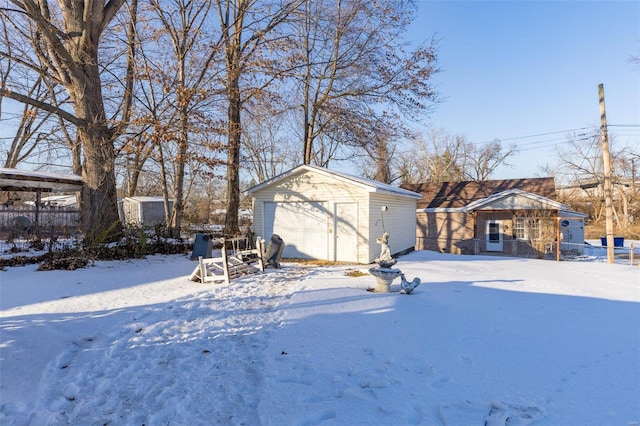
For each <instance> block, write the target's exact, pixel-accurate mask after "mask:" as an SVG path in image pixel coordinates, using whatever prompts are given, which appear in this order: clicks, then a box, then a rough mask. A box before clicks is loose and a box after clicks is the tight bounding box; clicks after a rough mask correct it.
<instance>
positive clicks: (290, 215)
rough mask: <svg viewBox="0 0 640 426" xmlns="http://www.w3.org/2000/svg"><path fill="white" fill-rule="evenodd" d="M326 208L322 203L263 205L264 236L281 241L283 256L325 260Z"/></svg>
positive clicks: (326, 237) (326, 254)
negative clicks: (282, 242)
mask: <svg viewBox="0 0 640 426" xmlns="http://www.w3.org/2000/svg"><path fill="white" fill-rule="evenodd" d="M327 223H328V221H327V207H326V203H324V202H319V201H316V202H291V203H264V234H265V239H267V241H268V240H269V238H270V237H271V234H278V235H280V237H281V238H282V239H283V240H284V243H285V248H284V252H283V253H282V256H283V257H296V258H303V259H327V256H328V253H327V239H328V235H327V226H328V225H327Z"/></svg>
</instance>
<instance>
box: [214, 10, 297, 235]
mask: <svg viewBox="0 0 640 426" xmlns="http://www.w3.org/2000/svg"><path fill="white" fill-rule="evenodd" d="M298 2H299V0H293V1H285V2H277V1H276V2H271V3H270V2H268V1H262V2H261V1H258V0H216V7H217V10H218V19H219V25H220V30H221V32H222V45H223V47H224V52H225V61H224V70H225V76H226V78H225V81H224V87H225V93H226V100H227V103H228V108H227V128H228V142H227V217H226V220H225V231H224V232H225V233H226V234H228V235H234V234H237V233H238V232H239V227H238V209H239V208H240V153H241V143H242V123H241V115H242V111H243V108H244V107H245V105H246V103H247V102H248V101H249V100H250V99H251V98H252V97H254V96H256V95H257V94H259V93H260V92H261V91H262V90H263V89H264V87H265V85H266V84H268V83H265V82H264V81H263V82H260V81H259V80H260V76H261V75H262V76H265V75H268V74H269V73H270V72H271V71H272V69H271V67H272V66H271V61H269V58H270V56H269V55H270V54H272V53H270V48H274V47H275V46H276V45H279V46H282V45H283V44H282V43H281V42H282V37H281V36H280V35H279V34H277V33H276V29H278V27H279V26H280V25H282V24H283V23H284V22H285V20H286V19H287V18H288V17H289V15H290V14H291V12H292V11H293V10H295V8H296V7H297V4H298ZM273 78H274V77H273V74H272V75H271V76H270V77H267V78H266V80H267V82H268V81H269V80H271V79H273Z"/></svg>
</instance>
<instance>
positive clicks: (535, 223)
mask: <svg viewBox="0 0 640 426" xmlns="http://www.w3.org/2000/svg"><path fill="white" fill-rule="evenodd" d="M515 233H516V238H517V239H519V240H538V239H539V238H540V219H531V218H527V217H519V218H517V219H516V226H515Z"/></svg>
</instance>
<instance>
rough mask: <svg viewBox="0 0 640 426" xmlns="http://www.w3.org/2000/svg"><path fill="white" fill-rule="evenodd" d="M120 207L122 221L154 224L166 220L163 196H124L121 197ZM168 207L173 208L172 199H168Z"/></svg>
mask: <svg viewBox="0 0 640 426" xmlns="http://www.w3.org/2000/svg"><path fill="white" fill-rule="evenodd" d="M121 208H122V210H121V211H120V216H121V219H122V220H123V222H124V223H128V224H136V225H143V226H155V225H161V224H163V223H165V221H166V220H165V217H166V216H165V209H164V198H163V197H126V198H123V199H122V206H121ZM168 208H169V210H171V209H172V208H173V200H169V207H168Z"/></svg>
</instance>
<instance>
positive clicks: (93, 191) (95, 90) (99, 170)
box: [69, 45, 121, 244]
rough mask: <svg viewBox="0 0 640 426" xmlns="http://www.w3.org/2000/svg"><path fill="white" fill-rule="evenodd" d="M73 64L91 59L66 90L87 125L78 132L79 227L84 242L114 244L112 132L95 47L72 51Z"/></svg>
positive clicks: (116, 223)
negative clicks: (81, 185)
mask: <svg viewBox="0 0 640 426" xmlns="http://www.w3.org/2000/svg"><path fill="white" fill-rule="evenodd" d="M73 53H74V54H75V55H77V56H78V57H77V58H76V61H75V62H76V63H81V59H84V60H85V61H86V58H81V55H87V56H88V57H90V58H93V60H92V61H88V62H89V63H88V64H87V63H85V64H83V65H84V66H83V67H82V68H83V72H82V73H79V74H74V77H77V76H78V75H81V76H82V77H83V78H82V80H78V81H74V82H73V85H72V86H71V87H70V88H69V91H70V95H71V99H72V101H73V105H74V109H75V112H76V115H77V116H78V118H80V119H81V120H84V122H85V123H87V124H86V125H84V126H79V127H78V128H77V132H78V137H79V139H80V141H81V142H82V148H83V151H84V163H83V167H82V169H83V170H82V177H83V181H84V188H83V191H82V203H81V205H82V208H81V213H82V224H83V228H84V229H85V232H86V238H87V242H88V243H90V244H92V243H100V242H104V241H110V240H113V239H114V238H115V237H117V236H118V235H119V234H120V231H121V225H120V221H119V218H118V200H117V192H116V177H115V176H116V175H115V149H114V142H113V137H114V133H113V130H111V129H109V127H107V120H106V115H105V111H104V103H103V99H102V87H101V82H100V72H99V70H98V66H97V64H98V52H97V45H95V46H92V47H87V48H86V49H78V50H75V51H73Z"/></svg>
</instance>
